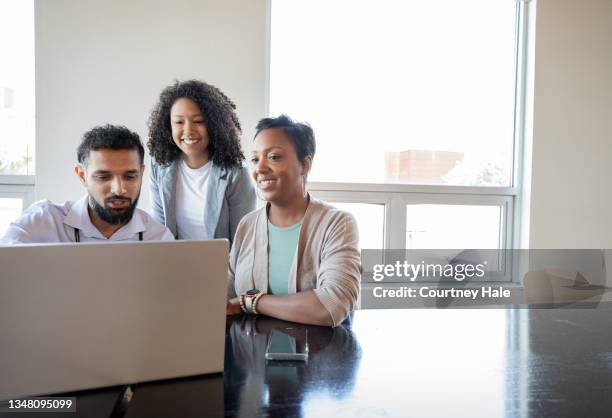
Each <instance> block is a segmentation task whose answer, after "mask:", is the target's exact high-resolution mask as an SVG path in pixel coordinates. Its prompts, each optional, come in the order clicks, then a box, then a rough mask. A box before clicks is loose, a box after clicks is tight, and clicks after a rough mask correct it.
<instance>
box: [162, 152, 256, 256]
mask: <svg viewBox="0 0 612 418" xmlns="http://www.w3.org/2000/svg"><path fill="white" fill-rule="evenodd" d="M177 170H178V161H174V162H172V163H171V164H169V165H158V164H156V163H155V162H154V161H151V194H152V196H153V217H154V218H155V219H156V220H157V221H158V222H160V223H162V224H164V225H166V226H167V227H168V229H170V231H171V232H172V234H173V235H174V236H175V237H176V238H177V239H180V237H179V236H178V234H177V227H176V176H177ZM255 200H256V195H255V185H254V184H253V181H252V180H251V177H250V175H249V170H248V169H247V168H246V167H240V168H229V169H226V168H222V167H219V166H217V165H216V164H214V163H213V165H212V167H211V170H210V176H209V177H208V186H207V190H206V207H205V208H204V213H203V214H202V216H203V217H204V237H205V238H206V239H213V238H227V239H228V240H229V241H230V245H231V243H232V241H233V239H234V234H235V233H236V229H237V228H238V223H239V222H240V220H241V219H242V217H243V216H244V215H246V214H247V213H249V212H251V211H253V210H255Z"/></svg>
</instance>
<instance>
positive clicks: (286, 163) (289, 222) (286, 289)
mask: <svg viewBox="0 0 612 418" xmlns="http://www.w3.org/2000/svg"><path fill="white" fill-rule="evenodd" d="M314 154H315V140H314V134H313V131H312V129H311V128H310V126H308V125H305V124H302V123H295V122H293V121H292V120H291V119H290V118H289V117H287V116H285V115H282V116H280V117H278V118H266V119H262V120H261V121H260V122H259V123H258V124H257V133H256V135H255V149H254V150H253V151H252V155H251V163H252V176H253V179H254V180H255V182H256V184H257V190H258V193H259V195H260V197H262V198H263V199H264V200H266V201H267V204H266V206H265V207H264V208H261V209H260V210H257V211H255V212H251V213H250V214H248V215H246V216H245V217H244V218H243V220H242V221H241V222H240V224H239V226H238V229H237V231H236V235H235V237H234V243H233V246H232V250H231V253H230V262H229V264H230V265H229V282H228V299H229V300H228V302H227V314H228V315H236V314H240V313H248V314H258V313H260V314H264V315H268V316H271V317H275V318H279V319H283V320H286V321H293V322H300V323H305V324H314V325H328V326H336V325H339V324H340V323H341V322H342V321H343V320H344V319H345V318H346V317H347V315H348V314H349V313H350V312H351V311H352V310H353V309H355V307H356V304H357V300H358V298H359V280H360V277H361V263H360V256H359V247H358V232H357V223H356V222H355V219H354V218H353V217H352V216H351V215H350V214H348V213H346V212H343V211H341V210H338V209H336V208H334V207H332V206H330V205H328V204H326V203H324V202H322V201H320V200H317V199H315V198H313V197H311V196H310V195H309V194H308V193H306V178H307V175H308V173H309V171H310V168H311V166H312V159H313V157H314Z"/></svg>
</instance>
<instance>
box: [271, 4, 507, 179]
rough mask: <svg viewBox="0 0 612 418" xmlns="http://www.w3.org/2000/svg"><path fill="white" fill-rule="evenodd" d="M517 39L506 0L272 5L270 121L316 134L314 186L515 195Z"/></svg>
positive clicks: (312, 177)
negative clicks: (434, 187) (511, 189)
mask: <svg viewBox="0 0 612 418" xmlns="http://www.w3.org/2000/svg"><path fill="white" fill-rule="evenodd" d="M296 16H298V17H299V18H296ZM515 30H516V3H515V2H513V1H506V0H503V1H502V0H499V1H493V0H473V1H471V2H469V3H465V2H458V1H456V0H430V1H417V0H406V1H392V0H376V1H374V0H358V1H354V0H337V1H333V2H329V1H324V0H310V1H302V0H282V1H279V0H273V2H272V26H271V64H270V114H271V115H278V114H280V113H286V114H288V115H289V116H291V117H293V118H294V119H297V120H301V121H307V122H309V123H310V124H311V125H312V127H313V129H314V131H315V135H316V138H317V156H316V159H315V163H314V165H313V170H312V173H311V175H310V180H312V181H333V182H349V183H404V184H446V185H472V186H509V185H511V179H512V162H513V123H514V98H515V89H514V75H515Z"/></svg>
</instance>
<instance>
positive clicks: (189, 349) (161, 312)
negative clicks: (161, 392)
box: [0, 240, 228, 401]
mask: <svg viewBox="0 0 612 418" xmlns="http://www.w3.org/2000/svg"><path fill="white" fill-rule="evenodd" d="M227 257H228V243H227V241H226V240H213V241H176V242H142V243H138V242H135V243H114V244H92V243H82V244H50V245H32V246H15V247H0V375H1V377H0V401H1V400H6V399H9V398H15V397H24V396H30V395H43V394H52V393H60V392H68V391H76V390H81V389H91V388H99V387H105V386H114V385H119V384H127V383H137V382H145V381H151V380H157V379H168V378H174V377H182V376H191V375H198V374H203V373H215V372H221V371H223V356H224V345H225V304H226V302H225V301H226V292H227V291H226V289H227V265H228V263H227Z"/></svg>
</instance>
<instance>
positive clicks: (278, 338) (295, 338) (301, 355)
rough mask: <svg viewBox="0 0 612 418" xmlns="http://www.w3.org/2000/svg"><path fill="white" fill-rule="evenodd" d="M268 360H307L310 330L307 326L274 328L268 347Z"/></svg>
mask: <svg viewBox="0 0 612 418" xmlns="http://www.w3.org/2000/svg"><path fill="white" fill-rule="evenodd" d="M266 360H281V361H282V360H286V361H307V360H308V330H307V329H305V328H303V329H301V328H288V329H284V330H280V329H275V330H273V331H272V335H270V339H269V340H268V347H267V348H266Z"/></svg>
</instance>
